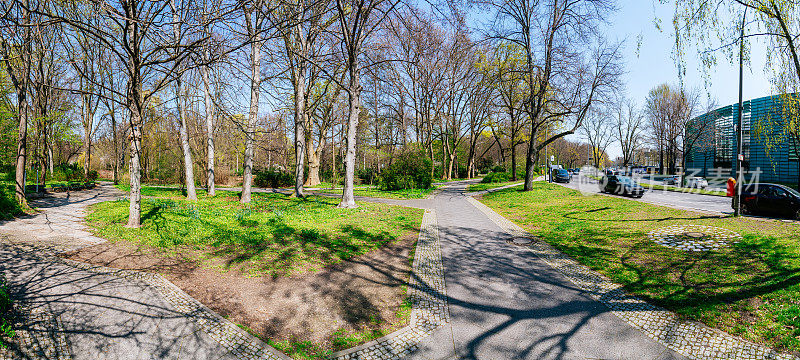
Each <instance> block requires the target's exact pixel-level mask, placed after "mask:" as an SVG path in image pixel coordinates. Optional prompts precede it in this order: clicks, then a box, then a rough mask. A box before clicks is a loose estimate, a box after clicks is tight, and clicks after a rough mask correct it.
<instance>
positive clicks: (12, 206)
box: [0, 184, 22, 220]
mask: <svg viewBox="0 0 800 360" xmlns="http://www.w3.org/2000/svg"><path fill="white" fill-rule="evenodd" d="M15 196H16V194H15V191H14V185H11V184H0V220H10V219H12V218H14V216H15V215H19V214H21V213H22V207H20V205H19V202H18V201H17V198H16V197H15Z"/></svg>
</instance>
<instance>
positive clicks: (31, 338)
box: [0, 243, 228, 359]
mask: <svg viewBox="0 0 800 360" xmlns="http://www.w3.org/2000/svg"><path fill="white" fill-rule="evenodd" d="M0 272H2V273H3V274H5V276H6V277H7V278H8V280H9V291H10V295H11V296H12V298H13V299H15V301H16V302H17V303H18V304H19V305H20V313H19V319H18V320H19V323H18V327H17V329H16V331H17V332H18V333H20V334H21V333H25V334H26V336H25V340H24V341H22V342H20V340H19V339H17V341H16V345H15V347H14V348H13V349H12V350H13V352H14V356H15V357H14V358H20V359H40V358H51V359H52V358H72V357H74V356H75V355H80V356H82V357H86V358H92V357H95V358H143V357H146V358H150V357H156V358H161V357H173V356H177V355H178V353H179V352H180V355H181V356H188V357H190V358H197V359H206V358H218V357H219V356H224V355H226V354H227V353H228V351H227V350H225V349H224V348H222V347H220V346H218V344H213V343H210V342H209V340H211V338H210V337H208V336H207V335H205V334H204V333H203V332H201V331H200V332H198V331H197V330H198V329H199V327H198V326H197V325H192V324H196V323H195V321H201V320H204V321H216V319H214V318H205V317H204V316H203V315H202V314H185V313H181V312H179V311H176V310H174V309H173V308H172V306H171V305H169V303H168V302H166V301H164V300H162V299H161V298H160V297H159V296H154V294H155V292H154V290H153V289H152V288H150V287H149V286H148V285H146V284H144V283H141V282H137V281H131V280H127V279H124V278H120V277H117V276H112V275H104V274H100V273H95V272H92V271H86V270H81V269H77V268H74V267H72V266H69V265H66V264H64V263H62V262H61V261H59V260H58V259H55V258H53V257H52V256H51V255H46V254H45V252H44V251H43V250H41V249H35V248H27V249H26V248H21V247H17V246H12V245H9V244H5V243H0Z"/></svg>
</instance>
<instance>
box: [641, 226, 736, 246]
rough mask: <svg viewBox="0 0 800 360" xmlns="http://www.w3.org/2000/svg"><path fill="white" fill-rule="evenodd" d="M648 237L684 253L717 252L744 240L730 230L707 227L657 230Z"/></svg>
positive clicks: (670, 227)
mask: <svg viewBox="0 0 800 360" xmlns="http://www.w3.org/2000/svg"><path fill="white" fill-rule="evenodd" d="M647 236H648V237H650V240H653V241H654V242H655V243H656V244H659V245H662V246H666V247H670V248H673V249H678V250H683V251H709V250H716V249H719V248H721V247H724V246H728V244H731V243H735V242H738V241H739V239H741V238H742V236H741V235H739V234H737V233H735V232H733V231H730V230H728V229H723V228H718V227H713V226H705V225H673V226H668V227H664V228H660V229H655V230H653V231H651V232H650V233H649V234H647Z"/></svg>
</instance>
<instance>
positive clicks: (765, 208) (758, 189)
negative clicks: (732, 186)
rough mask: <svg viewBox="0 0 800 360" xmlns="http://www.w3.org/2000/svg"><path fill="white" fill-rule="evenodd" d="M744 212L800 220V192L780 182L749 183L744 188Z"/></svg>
mask: <svg viewBox="0 0 800 360" xmlns="http://www.w3.org/2000/svg"><path fill="white" fill-rule="evenodd" d="M731 207H733V204H732V203H731ZM742 213H743V214H745V215H773V216H781V217H790V218H793V219H795V220H800V192H797V190H795V189H792V188H790V187H788V186H783V185H778V184H748V185H747V186H745V187H744V188H743V189H742Z"/></svg>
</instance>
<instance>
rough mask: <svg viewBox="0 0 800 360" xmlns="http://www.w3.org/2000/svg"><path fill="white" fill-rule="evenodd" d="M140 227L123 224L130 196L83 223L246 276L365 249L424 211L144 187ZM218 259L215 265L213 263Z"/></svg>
mask: <svg viewBox="0 0 800 360" xmlns="http://www.w3.org/2000/svg"><path fill="white" fill-rule="evenodd" d="M142 194H144V195H146V196H159V197H158V198H144V199H143V200H142V227H141V228H139V229H129V228H126V227H124V225H125V223H126V221H127V217H128V201H127V200H118V201H111V202H105V203H99V204H96V205H93V206H92V209H91V210H92V211H91V213H90V215H89V216H88V217H87V222H88V223H89V224H90V225H91V226H93V227H94V228H95V232H96V233H97V235H99V236H101V237H103V238H106V239H109V240H112V241H119V240H125V241H130V242H133V243H137V244H142V245H146V246H151V247H156V248H162V249H165V250H169V251H181V250H183V249H186V250H189V252H190V253H193V254H195V256H196V257H198V258H199V260H207V261H210V263H214V264H224V265H223V268H224V269H228V268H239V269H240V270H241V271H243V272H244V273H246V274H249V276H282V275H290V274H299V273H303V272H306V271H313V270H315V269H319V268H321V267H323V266H326V265H329V264H333V263H336V262H339V261H341V260H345V259H349V258H352V257H355V256H359V255H362V254H365V253H367V252H368V251H370V250H373V249H376V248H378V247H380V246H382V245H384V244H386V243H389V242H393V241H395V240H397V239H399V238H400V237H401V236H403V235H405V234H408V233H409V232H412V231H416V229H417V228H418V227H419V224H420V222H421V220H422V213H423V211H422V210H419V209H411V208H404V207H398V206H389V205H383V204H371V203H360V204H359V207H358V208H356V209H337V208H336V205H337V204H338V202H339V201H338V199H331V198H325V197H309V198H307V199H305V200H303V199H295V198H291V197H289V196H286V195H282V194H267V193H254V194H253V201H252V203H251V204H250V205H243V204H240V203H239V202H238V196H237V193H234V192H227V191H219V192H218V195H217V196H216V197H213V198H208V197H205V195H204V194H203V195H201V194H198V196H199V197H200V200H198V201H196V202H193V201H186V200H183V199H182V198H181V197H182V195H181V193H180V191H179V190H170V189H163V188H151V187H144V188H143V189H142ZM217 266H218V265H217Z"/></svg>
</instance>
